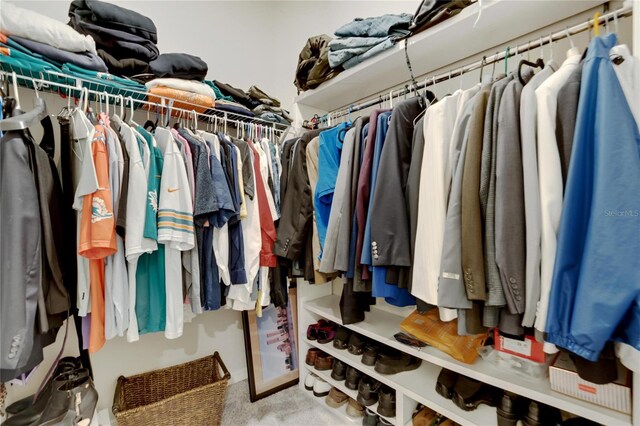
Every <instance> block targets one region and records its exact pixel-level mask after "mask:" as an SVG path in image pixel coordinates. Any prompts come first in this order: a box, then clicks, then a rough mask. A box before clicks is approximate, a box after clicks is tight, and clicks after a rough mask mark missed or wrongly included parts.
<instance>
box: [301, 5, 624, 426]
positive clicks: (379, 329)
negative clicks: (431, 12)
mask: <svg viewBox="0 0 640 426" xmlns="http://www.w3.org/2000/svg"><path fill="white" fill-rule="evenodd" d="M514 3H515V2H514ZM339 303H340V296H338V295H329V296H324V297H320V298H318V299H314V300H309V301H306V302H305V303H304V307H305V309H306V310H307V311H309V312H312V313H314V314H316V315H319V316H321V317H323V318H325V319H328V320H331V321H334V322H336V323H338V324H342V320H341V317H340V307H339V306H340V305H339ZM402 320H404V317H403V316H400V315H397V314H394V313H392V312H388V311H385V310H381V309H379V308H376V307H375V306H372V307H371V312H367V313H366V320H365V321H362V322H359V323H357V324H348V325H346V327H347V328H349V329H350V330H353V331H355V332H357V333H360V334H362V335H364V336H367V337H369V338H371V339H374V340H376V341H378V342H380V343H383V344H385V345H388V346H391V347H394V348H396V349H399V350H401V351H403V352H406V353H408V354H410V355H413V356H415V357H418V358H420V359H422V360H424V361H426V363H423V365H422V366H421V367H420V368H419V369H418V370H417V372H419V373H420V375H422V374H425V375H427V374H428V375H430V376H431V377H432V379H430V381H428V382H425V381H424V379H422V380H417V382H419V383H420V385H419V387H417V388H416V387H412V386H411V384H410V383H409V380H407V382H406V383H405V382H404V381H403V379H402V377H403V375H405V374H406V376H408V377H411V376H412V373H413V375H417V374H418V373H417V372H416V371H414V372H408V374H407V373H400V374H397V375H394V376H382V377H388V378H389V379H390V380H393V381H394V382H396V383H398V384H400V383H401V381H402V383H403V385H404V389H405V390H406V394H407V396H409V397H411V398H412V399H414V400H415V401H418V402H422V403H423V404H424V405H427V406H429V407H431V408H433V409H434V410H437V409H436V408H435V407H434V402H433V399H435V400H436V401H439V400H438V399H437V398H435V396H432V395H433V394H434V395H436V396H437V397H438V398H440V400H442V401H444V398H442V397H441V396H440V395H439V394H437V393H436V392H435V390H433V391H431V390H430V389H429V387H431V388H432V389H433V388H434V387H435V381H436V379H437V377H438V373H439V371H440V369H439V368H437V367H444V368H447V369H449V370H452V371H456V372H458V373H460V374H463V375H465V376H468V377H471V378H474V379H476V380H480V381H482V382H484V383H488V384H490V385H493V386H496V387H498V388H500V389H504V390H507V391H511V392H514V393H516V394H518V395H522V396H524V397H527V398H530V399H533V400H535V401H539V402H542V403H543V404H547V405H551V406H554V407H557V408H559V409H561V410H565V411H568V412H570V413H573V414H576V415H579V416H581V417H584V418H587V419H590V420H593V421H595V422H598V423H601V424H606V425H630V424H631V416H629V415H628V414H624V413H620V412H617V411H614V410H611V409H608V408H605V407H601V406H598V405H595V404H591V403H589V402H586V401H581V400H579V399H575V398H572V397H570V396H567V395H563V394H561V393H558V392H555V391H552V390H551V386H550V384H549V380H547V379H544V380H542V379H541V380H536V379H529V378H525V377H522V376H519V375H516V374H513V373H510V372H508V371H505V370H502V369H499V368H497V367H495V366H493V365H491V364H489V363H487V362H484V361H483V360H482V359H478V360H477V361H476V362H475V363H474V364H472V365H469V364H464V363H462V362H459V361H456V360H455V359H453V358H452V357H450V356H449V355H447V354H445V353H444V352H442V351H440V350H438V349H436V348H434V347H430V346H427V347H424V348H422V349H420V350H417V349H414V348H411V347H409V346H407V345H404V344H402V343H400V342H398V341H397V340H395V339H394V337H393V335H394V334H396V333H397V332H399V331H401V329H400V323H401V322H402ZM309 343H310V344H312V345H314V346H318V347H321V348H322V349H323V350H325V351H326V352H328V353H330V354H331V355H334V356H336V355H335V353H336V352H342V351H338V350H333V351H331V350H332V349H334V348H333V346H331V347H329V346H330V345H319V344H317V343H315V344H314V342H309ZM325 347H326V349H325ZM347 355H350V354H348V352H347ZM337 357H338V358H340V359H342V358H343V357H342V356H337ZM355 358H359V357H355ZM436 366H437V367H436ZM363 367H366V366H364V365H363ZM369 368H370V370H373V368H371V367H369ZM361 371H363V372H367V371H368V370H366V368H364V369H363V370H361ZM423 371H424V373H423ZM367 374H368V373H367ZM375 374H376V375H377V376H381V375H380V374H378V373H375ZM374 377H375V376H374ZM376 378H377V377H376ZM381 381H382V380H381ZM425 383H429V385H428V386H425ZM414 389H415V390H416V391H417V392H415V391H414ZM412 392H414V393H415V395H413V396H412ZM425 400H426V401H431V403H430V404H428V403H427V402H426V401H425ZM423 401H425V402H423ZM449 402H450V401H449ZM450 403H451V402H450ZM451 406H454V405H453V403H451ZM445 407H446V406H445ZM456 408H457V407H456ZM461 411H462V410H460V412H461ZM477 412H478V410H476V411H472V412H471V414H473V413H477ZM493 412H494V415H493V416H494V417H493V423H495V421H496V420H495V410H493ZM442 414H444V415H446V413H442ZM458 414H459V413H458ZM469 418H471V417H469ZM452 420H454V421H457V422H459V423H465V422H460V421H459V420H456V419H455V418H452ZM477 420H478V418H477V417H475V416H474V417H473V422H472V424H482V425H484V424H487V423H486V422H484V423H480V422H478V421H477ZM467 424H468V422H467Z"/></svg>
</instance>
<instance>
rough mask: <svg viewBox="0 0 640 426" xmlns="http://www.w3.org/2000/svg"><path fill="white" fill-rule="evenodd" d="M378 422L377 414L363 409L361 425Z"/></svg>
mask: <svg viewBox="0 0 640 426" xmlns="http://www.w3.org/2000/svg"><path fill="white" fill-rule="evenodd" d="M377 424H378V415H377V414H376V413H375V412H374V411H371V410H369V409H368V408H367V409H366V410H365V411H364V417H363V418H362V426H376V425H377Z"/></svg>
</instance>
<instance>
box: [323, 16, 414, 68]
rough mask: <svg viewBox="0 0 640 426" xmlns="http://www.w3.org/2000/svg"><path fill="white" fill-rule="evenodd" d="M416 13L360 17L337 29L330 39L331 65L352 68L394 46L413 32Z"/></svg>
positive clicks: (332, 66)
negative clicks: (413, 19)
mask: <svg viewBox="0 0 640 426" xmlns="http://www.w3.org/2000/svg"><path fill="white" fill-rule="evenodd" d="M412 18H413V16H412V15H411V14H408V13H402V14H400V15H382V16H377V17H375V18H366V19H362V18H356V19H354V20H353V21H351V22H349V23H348V24H346V25H343V26H342V27H340V28H338V29H337V30H336V32H335V35H336V37H338V38H336V39H333V40H331V41H330V42H329V65H330V66H331V68H338V67H340V66H341V67H343V68H344V69H349V68H352V67H354V66H355V65H357V64H359V63H360V62H362V61H364V60H366V59H368V58H371V57H373V56H375V55H378V54H379V53H382V52H384V51H385V50H387V49H389V48H391V47H392V46H393V45H394V43H395V42H396V41H397V40H399V39H400V38H403V37H406V36H407V35H409V33H410V32H409V25H410V24H411V19H412Z"/></svg>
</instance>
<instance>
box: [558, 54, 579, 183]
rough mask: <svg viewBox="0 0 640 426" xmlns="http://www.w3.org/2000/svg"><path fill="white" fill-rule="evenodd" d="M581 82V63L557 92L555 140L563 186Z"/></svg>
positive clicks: (569, 157) (567, 169)
mask: <svg viewBox="0 0 640 426" xmlns="http://www.w3.org/2000/svg"><path fill="white" fill-rule="evenodd" d="M581 80H582V63H580V65H579V66H578V68H576V69H575V70H574V71H573V72H572V73H571V76H569V79H568V80H567V81H566V83H565V84H564V85H563V86H562V88H561V89H560V91H559V92H558V110H557V111H556V139H557V141H558V152H559V153H560V164H561V166H562V184H563V185H565V186H566V184H567V173H569V160H570V159H571V148H572V147H573V134H574V132H575V129H576V116H577V115H578V98H579V96H580V81H581Z"/></svg>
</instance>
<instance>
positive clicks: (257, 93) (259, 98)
mask: <svg viewBox="0 0 640 426" xmlns="http://www.w3.org/2000/svg"><path fill="white" fill-rule="evenodd" d="M247 95H249V97H250V98H251V99H252V100H254V101H255V102H258V103H259V105H258V106H256V107H255V108H253V113H254V114H255V115H257V116H258V117H260V118H261V119H263V120H266V121H272V122H274V123H280V124H286V125H289V124H291V121H292V119H291V115H290V114H289V111H287V110H286V109H284V108H282V107H281V106H280V101H279V100H277V99H276V98H272V97H271V96H269V95H267V94H266V93H265V92H264V91H263V90H261V89H260V88H259V87H258V86H251V87H249V91H248V92H247Z"/></svg>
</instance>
